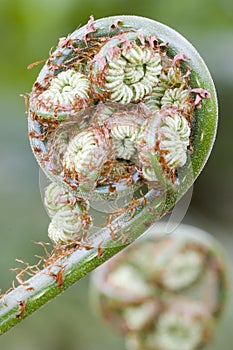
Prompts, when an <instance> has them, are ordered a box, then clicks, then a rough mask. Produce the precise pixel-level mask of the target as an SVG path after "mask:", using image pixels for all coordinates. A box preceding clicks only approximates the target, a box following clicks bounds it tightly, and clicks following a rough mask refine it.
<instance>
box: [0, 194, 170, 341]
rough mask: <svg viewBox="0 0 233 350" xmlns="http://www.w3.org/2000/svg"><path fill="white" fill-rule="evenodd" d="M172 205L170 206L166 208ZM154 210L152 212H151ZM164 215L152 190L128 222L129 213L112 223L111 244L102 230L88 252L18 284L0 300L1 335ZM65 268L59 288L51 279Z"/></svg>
mask: <svg viewBox="0 0 233 350" xmlns="http://www.w3.org/2000/svg"><path fill="white" fill-rule="evenodd" d="M170 205H171V203H170V204H169V206H170ZM153 208H154V210H153ZM164 212H166V205H165V204H164V201H163V199H161V197H158V194H157V191H154V190H151V191H150V192H149V193H148V194H147V204H146V205H140V206H139V207H138V208H137V213H136V215H135V217H134V218H132V219H131V220H130V221H127V220H128V217H129V214H123V215H122V216H120V217H119V218H118V219H117V220H116V221H115V222H113V224H112V225H113V227H117V226H118V227H119V226H120V228H119V229H118V230H117V231H116V233H117V234H118V236H119V238H118V239H117V240H115V241H112V239H111V238H110V230H109V229H108V228H103V229H101V230H99V231H98V234H97V235H96V238H95V239H94V241H93V246H94V247H95V248H92V249H91V250H85V248H83V249H82V250H76V251H75V252H73V253H72V254H70V255H69V256H68V257H66V258H62V259H60V260H58V261H56V263H55V264H54V265H51V266H49V267H48V268H46V269H44V270H42V271H40V272H38V273H37V274H36V275H35V276H33V277H32V278H30V279H29V280H27V285H20V286H19V287H17V288H16V289H14V290H13V291H12V292H10V293H9V294H7V295H6V296H5V297H4V298H3V299H2V305H1V306H0V334H3V333H4V332H6V331H8V330H9V329H10V328H11V327H13V326H14V325H16V324H17V323H19V322H20V321H21V320H22V319H24V318H25V317H27V316H28V315H30V314H31V313H33V312H34V311H36V310H37V309H38V308H40V307H41V306H42V305H44V304H45V303H46V302H48V301H49V300H51V299H53V298H55V297H56V296H57V295H58V294H60V293H61V292H63V291H64V290H65V289H67V288H68V287H70V286H71V285H72V284H74V283H75V282H77V281H78V280H79V279H81V278H82V277H83V276H85V275H86V274H87V273H88V272H90V271H91V270H93V269H95V268H96V267H98V266H99V265H100V264H102V263H103V262H104V261H106V260H108V259H109V258H111V257H112V256H113V255H115V254H116V253H118V252H119V251H120V250H122V249H123V248H125V247H126V246H127V245H128V244H129V243H130V242H132V241H133V240H135V239H136V238H137V237H138V236H140V234H142V233H143V232H144V231H145V230H146V229H147V228H148V227H149V226H150V225H152V224H153V223H154V221H156V220H158V219H159V218H160V217H161V214H162V213H164ZM126 232H127V237H129V239H128V241H127V242H126V243H124V244H123V243H121V238H120V237H121V234H123V233H126ZM98 237H101V240H104V242H106V243H104V255H103V256H102V257H98V244H99V241H100V238H98ZM61 267H64V268H65V269H64V272H63V278H64V283H63V284H62V285H61V286H60V287H59V286H58V284H57V283H56V281H55V279H54V277H52V276H51V273H52V274H53V275H54V276H55V275H56V274H57V273H58V271H59V270H60V269H61ZM19 302H21V303H24V302H25V303H26V304H25V305H26V308H25V312H23V313H22V315H20V316H17V315H19V313H20V307H19Z"/></svg>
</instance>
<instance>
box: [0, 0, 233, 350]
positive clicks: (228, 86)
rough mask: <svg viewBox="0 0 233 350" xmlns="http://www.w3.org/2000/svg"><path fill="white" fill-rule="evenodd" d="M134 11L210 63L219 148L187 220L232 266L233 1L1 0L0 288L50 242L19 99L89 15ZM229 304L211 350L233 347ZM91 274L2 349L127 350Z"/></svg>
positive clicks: (3, 341) (5, 340) (4, 340)
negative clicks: (106, 317) (101, 310)
mask: <svg viewBox="0 0 233 350" xmlns="http://www.w3.org/2000/svg"><path fill="white" fill-rule="evenodd" d="M91 14H93V15H94V17H95V18H96V19H97V18H101V17H105V16H110V15H119V14H135V15H140V16H145V17H149V18H151V19H154V20H157V21H160V22H163V23H165V24H167V25H169V26H171V27H172V28H174V29H176V30H177V31H179V32H180V33H181V34H183V35H184V36H185V37H186V38H187V39H188V40H189V41H190V42H191V43H192V44H193V45H194V46H195V47H196V48H197V50H198V51H199V52H200V54H201V55H202V57H203V58H204V60H205V61H206V63H207V65H208V67H209V69H210V72H211V73H212V76H213V79H214V81H215V83H216V88H217V91H218V96H219V104H220V122H219V130H218V136H217V140H216V144H215V147H214V150H213V153H212V155H211V158H210V160H209V161H208V164H207V166H206V167H205V170H204V171H203V173H202V174H201V176H200V177H199V179H198V180H197V182H196V184H195V187H194V192H193V197H192V202H191V206H190V208H189V210H188V213H187V215H186V217H185V219H184V222H185V223H188V224H193V225H195V226H197V227H200V228H202V229H204V230H206V231H208V232H210V233H211V234H213V235H214V236H215V237H216V238H217V239H218V241H219V242H220V243H221V244H222V245H223V246H224V248H225V250H226V255H227V258H228V265H229V275H230V278H231V280H232V275H233V271H232V266H233V258H232V256H233V232H232V231H233V230H232V228H233V201H232V197H233V185H232V178H233V176H232V175H233V156H232V153H233V152H232V149H233V138H232V130H233V116H232V111H233V68H232V67H233V66H232V57H233V2H232V0H196V1H185V0H176V1H174V0H111V1H109V0H98V1H91V0H40V1H33V0H0V40H1V41H0V108H1V109H0V111H1V112H0V113H1V116H0V118H1V123H0V199H1V200H0V237H1V240H0V242H1V244H0V288H1V289H2V291H5V290H6V289H8V288H9V287H10V286H11V281H12V279H13V278H14V276H15V274H14V273H13V272H11V271H10V268H13V267H15V266H16V265H17V264H16V262H15V258H22V259H24V260H26V261H30V262H32V261H33V256H34V254H36V253H41V251H40V250H39V249H38V247H37V246H36V245H35V244H33V241H41V240H43V241H47V225H48V223H49V219H48V217H47V214H46V212H45V210H44V208H43V205H42V201H41V198H40V191H39V180H38V177H39V170H38V166H37V164H36V161H35V160H34V158H33V156H32V153H31V150H30V147H29V142H28V138H27V119H26V115H25V109H24V101H23V98H22V97H20V94H23V93H27V92H29V91H30V89H31V86H32V84H33V82H34V80H35V78H36V76H37V74H38V72H39V70H40V69H41V66H37V67H34V68H33V69H32V70H27V66H28V65H29V64H30V63H32V62H35V61H39V60H42V59H44V58H47V56H48V52H49V50H50V48H51V47H52V46H56V44H57V42H58V38H59V37H63V36H66V35H67V34H68V33H70V32H72V31H73V30H74V29H75V28H76V27H77V26H78V25H80V24H85V23H86V22H87V20H88V18H89V16H90V15H91ZM230 285H231V282H230V283H229V300H228V304H227V307H226V311H225V315H224V318H223V321H222V323H221V324H220V327H219V330H218V333H217V335H216V338H215V340H214V342H213V343H212V344H211V345H210V347H209V349H211V350H219V349H221V350H232V347H233V333H232V331H231V330H232V324H233V302H232V297H231V294H232V293H231V291H230V288H231V287H230ZM87 288H88V277H86V278H84V279H83V280H82V281H80V282H79V283H77V284H76V285H75V286H74V287H72V288H70V289H69V290H68V291H66V292H65V293H64V294H63V295H62V296H60V297H59V298H57V299H56V300H54V301H52V302H51V303H50V304H49V305H46V306H45V307H44V308H43V309H41V310H39V311H37V312H36V313H35V314H34V315H32V316H30V317H29V318H28V319H26V320H24V321H23V322H21V324H19V325H18V326H17V327H16V328H14V329H12V330H11V331H10V332H9V333H7V334H5V335H3V336H2V337H1V338H0V349H4V350H16V349H17V350H21V349H23V350H29V349H30V350H37V349H38V350H39V349H43V350H65V349H66V350H100V349H101V350H109V349H110V348H111V349H112V350H116V349H117V350H121V349H122V350H123V349H124V345H123V340H122V338H121V337H120V336H117V335H116V334H114V333H113V332H112V330H111V329H109V328H106V327H105V326H104V325H103V324H102V323H101V322H99V320H98V318H97V317H96V316H95V315H94V314H93V312H92V311H91V308H90V306H89V305H88V293H87V290H88V289H87Z"/></svg>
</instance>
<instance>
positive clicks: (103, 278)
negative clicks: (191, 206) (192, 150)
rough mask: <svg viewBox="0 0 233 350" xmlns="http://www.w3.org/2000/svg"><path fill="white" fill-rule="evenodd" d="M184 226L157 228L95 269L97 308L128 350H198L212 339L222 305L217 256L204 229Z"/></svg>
mask: <svg viewBox="0 0 233 350" xmlns="http://www.w3.org/2000/svg"><path fill="white" fill-rule="evenodd" d="M181 226H182V225H181ZM161 228H166V224H164V225H163V226H162V225H161V226H160V228H159V230H160V231H159V232H160V233H162V232H163V229H161ZM188 230H189V228H188V226H185V227H184V228H183V229H182V228H181V230H180V231H178V229H177V232H175V233H174V234H173V235H172V236H170V237H169V238H168V237H167V236H162V235H161V236H159V237H158V231H156V232H154V234H153V233H152V235H150V237H149V238H147V239H144V240H140V242H139V243H138V244H134V245H133V246H131V247H129V248H128V249H127V250H125V251H124V252H123V253H122V254H121V255H119V256H116V257H115V258H114V259H113V260H111V262H110V263H107V264H106V265H105V266H103V267H102V268H101V269H99V270H98V271H95V272H93V274H92V279H91V282H92V284H91V287H92V295H94V296H95V301H96V303H97V305H96V306H97V307H98V310H100V312H101V315H102V317H103V318H104V319H105V320H106V321H107V322H108V323H109V324H111V325H112V326H113V327H114V328H115V329H117V330H119V331H120V332H121V333H123V334H124V335H125V337H126V348H127V350H153V349H158V350H181V349H182V350H186V349H187V350H196V349H199V348H200V349H201V348H202V347H204V346H205V345H206V344H207V343H208V342H209V340H210V339H211V336H212V335H213V330H214V325H215V323H216V321H217V319H218V316H219V314H217V313H216V307H217V308H219V309H218V310H220V309H221V308H222V306H223V304H222V302H223V299H222V297H221V292H220V291H222V287H223V285H222V282H223V274H222V272H223V271H220V270H218V269H216V267H215V264H214V263H215V262H216V263H217V261H218V262H219V257H220V256H219V255H218V253H217V249H215V248H216V246H215V243H214V242H213V241H212V242H210V241H208V242H206V241H204V240H203V237H202V236H203V232H201V233H200V232H194V233H193V235H192V234H190V232H189V231H188ZM186 232H187V233H186ZM198 233H199V234H198ZM206 238H207V237H206ZM210 240H211V237H210ZM218 266H221V265H218ZM223 266H224V265H222V267H223ZM210 276H211V277H210ZM219 292H220V294H219ZM216 296H218V297H216Z"/></svg>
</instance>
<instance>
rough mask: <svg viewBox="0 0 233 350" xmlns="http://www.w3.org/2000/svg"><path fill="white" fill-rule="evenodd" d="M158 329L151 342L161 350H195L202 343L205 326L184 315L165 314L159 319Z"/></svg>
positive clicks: (168, 312)
mask: <svg viewBox="0 0 233 350" xmlns="http://www.w3.org/2000/svg"><path fill="white" fill-rule="evenodd" d="M156 328H157V331H156V334H155V335H154V337H153V336H152V337H153V338H152V339H150V341H151V342H152V343H154V344H157V346H158V349H159V350H193V349H196V348H197V346H199V345H200V344H201V343H202V338H203V333H204V329H203V328H204V327H203V325H202V324H201V322H200V321H198V320H195V318H192V317H185V315H182V313H176V312H174V311H173V312H172V311H167V312H165V313H164V314H163V315H161V316H160V317H159V319H158V322H157V325H156Z"/></svg>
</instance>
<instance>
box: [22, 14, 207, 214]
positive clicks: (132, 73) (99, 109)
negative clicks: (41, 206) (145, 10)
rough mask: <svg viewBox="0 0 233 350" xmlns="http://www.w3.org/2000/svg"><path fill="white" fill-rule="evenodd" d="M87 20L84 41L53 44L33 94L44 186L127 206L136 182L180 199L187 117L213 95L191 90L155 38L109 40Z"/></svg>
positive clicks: (32, 126)
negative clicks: (125, 200) (53, 183)
mask: <svg viewBox="0 0 233 350" xmlns="http://www.w3.org/2000/svg"><path fill="white" fill-rule="evenodd" d="M90 21H91V22H90V23H89V24H88V25H87V26H86V32H85V30H84V32H85V33H86V34H81V36H80V35H77V36H76V33H75V34H74V35H71V36H69V37H68V38H67V39H64V38H63V39H62V40H61V41H60V42H59V45H58V48H57V49H56V50H55V51H54V52H53V53H52V54H51V55H50V57H49V59H48V60H47V62H46V64H45V67H44V69H43V70H42V72H41V74H40V75H39V77H38V79H37V81H36V82H35V84H34V86H33V89H32V92H31V94H30V96H29V136H30V139H31V144H32V147H33V151H34V154H35V155H36V157H37V159H38V161H39V163H40V164H41V166H42V167H43V169H44V170H45V173H47V174H48V176H49V177H50V178H51V179H53V180H54V181H58V183H59V184H61V183H63V185H64V187H65V188H67V189H68V190H69V191H73V192H74V195H75V194H76V195H77V196H78V197H80V198H83V199H84V200H86V199H90V202H91V198H92V197H94V198H101V195H102V194H103V197H104V200H106V198H107V197H108V198H109V200H113V198H115V199H116V200H117V198H118V199H119V198H122V197H121V195H122V193H130V196H129V198H130V200H134V199H135V198H136V196H137V194H136V189H137V190H138V184H139V183H141V186H143V184H145V185H146V186H145V187H146V188H148V189H149V188H154V189H156V190H157V191H158V194H159V193H160V194H161V193H162V192H163V194H164V195H165V196H166V193H168V189H169V191H173V192H175V191H177V188H178V186H179V185H180V184H181V183H182V181H180V179H179V175H178V171H177V170H178V169H179V168H181V167H184V166H186V165H188V159H190V157H188V155H189V153H191V152H192V150H193V147H192V146H193V145H192V144H191V140H192V135H191V130H192V123H193V122H194V118H193V112H194V111H195V108H197V107H198V108H200V107H201V101H202V99H204V98H207V97H210V94H209V93H208V92H207V91H206V90H204V89H202V88H196V87H195V86H191V84H190V81H189V75H190V74H191V68H189V67H188V65H187V64H186V61H188V57H186V55H185V54H183V53H180V52H177V53H176V54H173V49H172V50H170V47H169V43H166V42H162V40H161V39H160V38H157V36H156V33H154V35H152V34H150V35H148V34H147V33H146V32H147V31H146V30H144V29H145V28H144V29H143V31H142V32H140V31H139V30H135V28H133V27H130V28H129V27H127V26H126V27H122V28H121V29H120V28H118V26H117V28H115V31H114V32H111V33H110V35H109V36H108V35H107V34H106V32H105V34H103V32H102V30H101V29H100V28H99V29H96V28H95V25H94V22H93V19H91V20H90ZM115 25H116V23H113V27H115ZM110 28H111V27H110ZM110 31H111V29H110ZM123 168H124V169H123ZM118 170H119V171H118ZM118 194H119V196H118ZM95 195H96V196H95ZM134 196H135V198H134ZM126 197H127V196H126ZM121 203H123V201H122V202H121ZM125 204H126V205H125V208H126V209H124V210H128V209H127V203H125ZM60 205H61V203H60ZM64 207H65V206H64ZM112 207H114V206H112ZM120 209H122V208H120ZM53 210H54V209H53V208H50V209H49V211H50V215H51V213H52V211H53ZM55 210H56V209H55ZM122 210H123V209H122ZM64 212H65V210H64ZM59 220H60V219H59Z"/></svg>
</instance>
